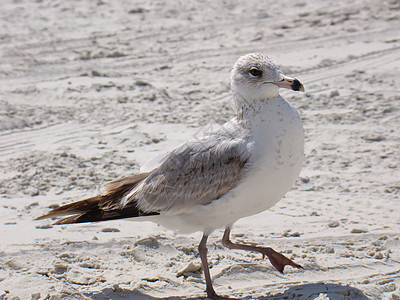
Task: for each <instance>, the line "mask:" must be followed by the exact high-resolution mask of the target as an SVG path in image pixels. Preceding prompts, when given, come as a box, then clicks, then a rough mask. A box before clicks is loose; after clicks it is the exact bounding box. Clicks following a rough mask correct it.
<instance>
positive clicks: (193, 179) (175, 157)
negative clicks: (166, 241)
mask: <svg viewBox="0 0 400 300" xmlns="http://www.w3.org/2000/svg"><path fill="white" fill-rule="evenodd" d="M249 157H250V151H249V145H248V141H247V140H246V139H243V138H240V139H239V138H236V139H235V138H232V137H229V136H218V137H216V136H208V137H207V138H203V139H193V140H190V141H188V142H186V143H185V144H183V145H181V146H180V147H178V148H177V149H175V150H174V151H172V152H171V153H170V154H169V156H168V157H167V158H166V159H165V161H164V162H163V163H162V164H161V165H160V166H159V167H158V168H157V169H155V170H154V171H153V172H151V173H150V175H148V176H147V177H146V178H145V179H144V180H143V181H142V182H141V183H140V185H138V187H137V188H135V189H134V190H133V191H132V192H131V193H130V194H129V195H127V197H126V199H125V201H124V205H126V204H127V203H131V202H136V203H137V206H138V208H139V209H140V210H143V211H151V212H166V211H171V210H173V211H174V212H179V211H181V210H185V209H187V208H189V207H193V206H195V205H206V204H209V203H211V202H212V201H214V200H215V199H218V198H220V197H221V196H222V195H224V194H225V193H227V192H228V191H229V190H231V189H232V188H234V187H235V186H236V184H237V182H238V181H239V180H240V178H241V177H242V176H243V175H244V173H245V170H246V168H245V166H246V164H247V162H248V160H249Z"/></svg>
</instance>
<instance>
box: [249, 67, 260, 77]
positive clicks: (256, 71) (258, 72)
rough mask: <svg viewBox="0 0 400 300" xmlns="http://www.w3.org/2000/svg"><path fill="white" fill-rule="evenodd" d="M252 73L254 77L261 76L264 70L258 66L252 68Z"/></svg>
mask: <svg viewBox="0 0 400 300" xmlns="http://www.w3.org/2000/svg"><path fill="white" fill-rule="evenodd" d="M250 75H251V76H254V77H261V75H262V71H260V70H259V69H256V68H252V69H251V70H250Z"/></svg>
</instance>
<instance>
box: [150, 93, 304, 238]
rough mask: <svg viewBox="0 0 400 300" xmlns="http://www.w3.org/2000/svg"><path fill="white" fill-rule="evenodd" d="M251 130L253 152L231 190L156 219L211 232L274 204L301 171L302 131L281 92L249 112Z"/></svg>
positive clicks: (168, 224) (171, 225)
mask: <svg viewBox="0 0 400 300" xmlns="http://www.w3.org/2000/svg"><path fill="white" fill-rule="evenodd" d="M250 132H251V134H252V137H251V139H250V143H253V150H254V151H253V152H252V156H251V158H250V161H249V163H248V164H249V169H248V170H247V173H246V175H245V176H244V177H243V179H242V180H241V181H240V183H239V184H238V186H237V187H236V188H235V189H233V190H232V191H230V192H228V193H227V194H225V195H224V196H223V197H222V198H220V199H217V200H215V201H213V202H212V203H210V204H209V205H202V206H196V207H194V208H193V210H191V211H190V212H187V213H185V214H180V215H175V216H173V217H172V216H165V217H163V216H160V217H157V222H158V223H160V224H161V225H164V226H166V227H168V228H170V229H175V230H179V231H181V232H193V231H199V230H201V231H205V232H212V231H213V230H214V229H216V228H220V227H225V226H226V225H230V224H233V223H234V222H236V221H237V220H238V219H240V218H243V217H246V216H249V215H253V214H256V213H259V212H261V211H264V210H266V209H268V208H270V207H271V206H273V205H274V204H276V203H277V202H278V201H279V200H280V199H281V198H282V197H283V196H284V195H285V194H286V193H287V192H288V191H289V189H290V188H291V187H292V186H293V184H294V182H295V180H296V178H297V176H298V175H299V173H300V170H301V166H302V162H303V154H304V134H303V127H302V124H301V119H300V116H299V114H298V112H297V110H296V109H295V108H294V107H293V106H292V105H291V104H290V103H289V102H287V101H286V100H285V99H283V98H282V97H280V96H279V97H276V98H273V99H270V100H269V102H268V105H266V106H265V107H264V108H263V109H262V110H261V111H258V112H257V114H256V115H255V116H251V124H250ZM182 229H183V230H182Z"/></svg>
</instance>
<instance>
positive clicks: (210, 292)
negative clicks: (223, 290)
mask: <svg viewBox="0 0 400 300" xmlns="http://www.w3.org/2000/svg"><path fill="white" fill-rule="evenodd" d="M207 239H208V235H205V234H204V235H203V238H202V239H201V242H200V244H199V254H200V259H201V264H202V266H203V271H204V277H205V279H206V291H207V297H208V298H210V299H213V300H221V299H227V298H223V297H221V296H218V295H217V293H216V292H215V291H214V288H213V286H212V282H211V276H210V269H209V268H208V262H207V252H208V250H207Z"/></svg>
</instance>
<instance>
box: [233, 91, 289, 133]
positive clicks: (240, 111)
mask: <svg viewBox="0 0 400 300" xmlns="http://www.w3.org/2000/svg"><path fill="white" fill-rule="evenodd" d="M277 98H280V99H282V100H283V98H282V97H281V96H280V95H279V93H274V95H270V97H263V98H259V99H252V100H247V99H246V98H245V97H243V96H242V95H240V94H239V93H238V92H237V91H236V92H235V93H234V101H235V106H236V110H237V119H238V120H240V121H241V122H242V123H243V126H244V127H248V126H251V124H252V123H253V122H254V120H256V119H257V118H256V116H257V115H259V114H260V113H263V112H265V110H266V108H267V107H268V106H269V105H271V104H272V105H274V104H273V103H274V102H276V100H277Z"/></svg>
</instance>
